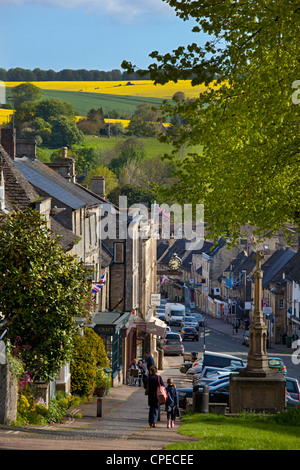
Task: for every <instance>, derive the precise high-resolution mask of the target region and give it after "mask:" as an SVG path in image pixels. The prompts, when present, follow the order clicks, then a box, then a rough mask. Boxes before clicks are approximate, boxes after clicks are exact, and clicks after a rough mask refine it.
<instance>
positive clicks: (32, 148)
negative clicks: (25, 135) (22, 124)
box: [16, 139, 37, 160]
mask: <svg viewBox="0 0 300 470" xmlns="http://www.w3.org/2000/svg"><path fill="white" fill-rule="evenodd" d="M36 149H37V143H36V140H30V139H18V140H17V143H16V150H17V151H16V154H17V157H18V158H22V157H27V158H29V159H30V160H36V158H37V154H36Z"/></svg>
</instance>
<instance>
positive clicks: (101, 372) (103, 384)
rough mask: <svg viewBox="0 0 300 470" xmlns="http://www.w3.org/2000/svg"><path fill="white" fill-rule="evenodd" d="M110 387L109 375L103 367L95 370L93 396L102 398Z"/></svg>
mask: <svg viewBox="0 0 300 470" xmlns="http://www.w3.org/2000/svg"><path fill="white" fill-rule="evenodd" d="M110 387H111V375H110V373H109V372H107V370H105V369H104V368H103V367H97V370H96V387H95V391H94V394H95V395H97V396H98V397H103V395H104V394H105V393H106V394H108V392H109V389H110Z"/></svg>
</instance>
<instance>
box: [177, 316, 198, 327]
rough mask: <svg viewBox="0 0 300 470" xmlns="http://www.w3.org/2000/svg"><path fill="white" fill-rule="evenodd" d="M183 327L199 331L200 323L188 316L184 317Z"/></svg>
mask: <svg viewBox="0 0 300 470" xmlns="http://www.w3.org/2000/svg"><path fill="white" fill-rule="evenodd" d="M181 326H182V327H185V326H188V327H191V328H196V330H199V323H198V321H197V320H196V318H195V317H191V316H190V315H186V316H184V317H183V319H182V321H181Z"/></svg>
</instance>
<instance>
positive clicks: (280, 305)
mask: <svg viewBox="0 0 300 470" xmlns="http://www.w3.org/2000/svg"><path fill="white" fill-rule="evenodd" d="M279 308H284V300H283V299H279Z"/></svg>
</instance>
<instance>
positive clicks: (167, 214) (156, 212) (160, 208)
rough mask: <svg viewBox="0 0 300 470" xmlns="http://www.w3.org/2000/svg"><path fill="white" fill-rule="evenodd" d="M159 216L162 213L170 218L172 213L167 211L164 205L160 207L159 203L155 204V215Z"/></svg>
mask: <svg viewBox="0 0 300 470" xmlns="http://www.w3.org/2000/svg"><path fill="white" fill-rule="evenodd" d="M157 215H158V216H159V215H162V216H163V217H165V218H166V219H168V220H170V213H169V212H168V211H166V209H163V208H162V207H159V205H158V204H156V203H155V204H154V216H157Z"/></svg>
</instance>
